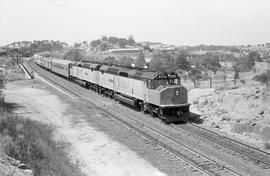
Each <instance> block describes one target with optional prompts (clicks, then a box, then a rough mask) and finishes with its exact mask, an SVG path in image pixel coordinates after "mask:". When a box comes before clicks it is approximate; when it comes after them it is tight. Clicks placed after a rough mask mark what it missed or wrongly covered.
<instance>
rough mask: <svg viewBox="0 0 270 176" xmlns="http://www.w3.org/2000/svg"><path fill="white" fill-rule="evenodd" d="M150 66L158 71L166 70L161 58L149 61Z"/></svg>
mask: <svg viewBox="0 0 270 176" xmlns="http://www.w3.org/2000/svg"><path fill="white" fill-rule="evenodd" d="M149 67H150V69H152V70H156V71H162V70H165V68H164V66H163V62H162V59H161V58H153V59H152V60H151V61H150V63H149Z"/></svg>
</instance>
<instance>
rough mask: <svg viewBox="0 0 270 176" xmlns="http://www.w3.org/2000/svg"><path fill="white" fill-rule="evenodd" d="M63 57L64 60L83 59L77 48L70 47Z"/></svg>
mask: <svg viewBox="0 0 270 176" xmlns="http://www.w3.org/2000/svg"><path fill="white" fill-rule="evenodd" d="M63 58H64V59H65V60H72V61H80V60H83V56H82V54H81V52H80V50H78V49H72V50H70V51H68V52H67V53H65V54H64V56H63Z"/></svg>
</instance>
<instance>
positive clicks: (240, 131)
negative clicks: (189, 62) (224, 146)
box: [189, 82, 270, 151]
mask: <svg viewBox="0 0 270 176" xmlns="http://www.w3.org/2000/svg"><path fill="white" fill-rule="evenodd" d="M269 94H270V91H269V90H267V89H266V87H265V85H261V84H259V83H256V82H252V84H242V85H241V84H238V85H236V86H233V85H230V86H219V87H217V88H208V89H192V90H190V91H189V101H190V103H191V104H192V106H191V111H192V112H194V113H196V114H199V115H200V116H201V117H200V118H202V119H203V120H204V121H203V124H202V125H203V126H205V127H207V128H211V129H213V130H217V131H219V132H221V133H223V134H226V135H229V136H230V137H234V138H237V139H240V140H242V141H244V142H246V143H249V144H252V145H253V146H256V147H258V148H260V149H263V150H268V151H269V149H270V97H269Z"/></svg>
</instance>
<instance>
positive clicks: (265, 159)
mask: <svg viewBox="0 0 270 176" xmlns="http://www.w3.org/2000/svg"><path fill="white" fill-rule="evenodd" d="M173 127H174V128H176V129H179V128H181V129H182V130H185V131H187V132H190V133H192V134H194V135H196V136H198V137H200V138H203V139H206V140H208V141H210V142H212V143H215V144H218V145H219V146H221V147H224V148H226V149H229V150H231V151H233V152H235V153H237V154H239V155H241V156H242V157H244V158H245V157H246V158H249V159H250V161H252V162H254V164H258V165H260V167H261V168H263V169H270V154H269V153H267V152H265V151H262V150H259V149H257V148H254V147H252V146H249V145H247V144H244V143H242V142H239V141H236V140H234V139H231V138H228V137H225V136H221V135H220V134H217V133H215V132H213V131H210V130H208V129H205V128H203V127H200V126H198V125H195V124H192V123H188V124H185V125H173Z"/></svg>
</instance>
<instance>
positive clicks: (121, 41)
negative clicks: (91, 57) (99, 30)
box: [90, 35, 136, 51]
mask: <svg viewBox="0 0 270 176" xmlns="http://www.w3.org/2000/svg"><path fill="white" fill-rule="evenodd" d="M135 44H136V42H135V40H134V38H133V36H132V35H130V36H128V37H127V38H118V37H113V36H111V37H106V36H102V37H101V38H100V39H97V40H93V41H91V42H90V45H91V47H92V50H99V51H106V50H108V49H110V47H111V46H113V45H118V46H119V47H120V48H125V47H126V46H127V45H135Z"/></svg>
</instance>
